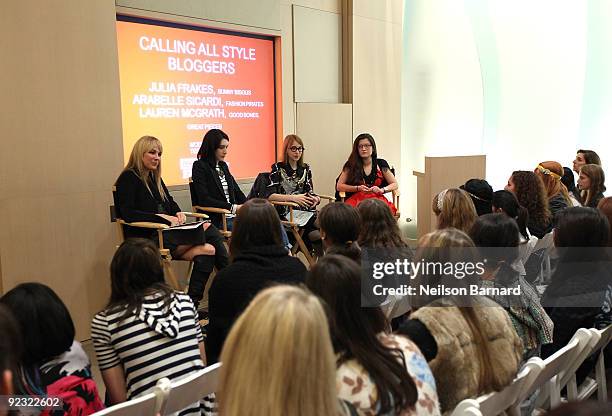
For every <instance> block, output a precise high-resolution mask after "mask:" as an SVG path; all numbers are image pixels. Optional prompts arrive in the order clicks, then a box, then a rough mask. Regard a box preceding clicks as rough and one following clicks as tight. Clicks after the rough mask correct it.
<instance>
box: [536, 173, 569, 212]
mask: <svg viewBox="0 0 612 416" xmlns="http://www.w3.org/2000/svg"><path fill="white" fill-rule="evenodd" d="M533 171H534V172H535V174H536V175H538V176H539V177H540V179H542V183H544V189H545V190H546V195H547V197H548V209H549V210H550V214H551V215H552V216H553V217H554V216H555V214H556V213H557V212H559V211H561V210H562V209H565V208H567V207H571V206H573V204H572V201H571V199H570V197H569V194H568V192H567V188H566V187H565V185H563V183H562V182H561V178H562V177H563V167H562V166H561V164H560V163H558V162H554V161H548V162H541V163H540V164H539V165H538V166H536V168H535V169H534V170H533Z"/></svg>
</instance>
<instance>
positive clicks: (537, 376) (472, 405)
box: [451, 325, 612, 416]
mask: <svg viewBox="0 0 612 416" xmlns="http://www.w3.org/2000/svg"><path fill="white" fill-rule="evenodd" d="M611 338H612V325H610V326H608V327H607V328H605V329H603V330H597V329H594V328H591V329H586V328H580V329H579V330H578V331H577V332H576V334H574V336H573V337H572V339H571V340H570V342H569V343H568V344H567V345H566V346H565V347H563V348H561V349H560V350H559V351H557V352H556V353H555V354H553V355H551V356H550V357H548V358H547V359H546V360H542V359H541V358H539V357H532V358H530V359H529V360H528V361H527V362H526V363H525V364H524V365H523V367H522V369H521V370H520V371H519V373H518V375H517V376H516V378H515V379H514V381H513V382H512V383H511V384H510V385H509V386H507V387H506V388H504V389H503V390H502V391H499V392H494V393H490V394H486V395H483V396H480V397H477V398H475V399H466V400H463V401H462V402H460V403H459V404H458V405H457V406H456V407H455V409H454V410H453V412H452V414H451V416H482V415H486V416H495V415H499V414H504V413H505V414H508V415H510V416H518V415H520V406H521V403H523V402H524V401H525V400H527V399H528V398H530V397H531V396H532V395H533V394H535V395H536V396H535V407H536V408H538V409H553V408H555V407H557V406H559V405H560V404H561V391H562V390H563V389H564V388H567V400H568V401H577V400H586V399H587V398H589V397H590V396H592V395H593V394H594V393H595V392H597V399H598V400H599V401H602V402H605V401H607V400H608V392H607V385H606V374H605V371H606V369H605V362H604V350H605V348H606V346H607V345H608V344H609V343H610V340H611ZM593 354H597V365H596V368H595V379H591V378H587V379H586V380H585V381H584V382H583V383H582V384H581V385H580V386H577V383H576V371H577V370H578V368H579V367H580V365H582V363H583V362H584V361H585V360H586V359H587V358H589V357H590V356H591V355H593Z"/></svg>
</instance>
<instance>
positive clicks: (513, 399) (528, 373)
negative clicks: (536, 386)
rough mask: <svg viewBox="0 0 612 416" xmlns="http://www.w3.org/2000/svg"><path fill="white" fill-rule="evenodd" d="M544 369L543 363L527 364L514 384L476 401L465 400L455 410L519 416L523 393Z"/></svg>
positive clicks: (491, 415)
mask: <svg viewBox="0 0 612 416" xmlns="http://www.w3.org/2000/svg"><path fill="white" fill-rule="evenodd" d="M543 369H544V364H543V363H542V362H536V361H533V362H527V363H526V364H525V365H524V366H523V368H522V369H521V370H520V371H519V373H518V374H517V376H516V377H515V378H514V380H513V381H512V383H510V384H509V385H508V386H506V387H505V388H504V389H502V390H501V391H496V392H493V393H488V394H485V395H483V396H480V397H477V398H475V399H467V400H463V401H462V402H461V403H459V404H458V405H457V407H456V408H455V410H460V411H463V410H467V409H469V408H477V409H478V410H479V412H481V413H482V414H484V415H487V416H495V415H499V414H502V413H506V414H508V415H510V416H519V415H520V409H519V407H520V404H521V401H522V400H520V398H521V396H522V395H521V393H522V392H523V391H524V390H526V389H527V388H528V387H530V386H531V384H533V382H534V381H535V380H536V379H537V377H538V375H539V374H540V373H541V372H542V370H543ZM453 414H454V412H453Z"/></svg>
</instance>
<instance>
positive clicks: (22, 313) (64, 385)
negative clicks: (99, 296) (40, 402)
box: [0, 283, 104, 415]
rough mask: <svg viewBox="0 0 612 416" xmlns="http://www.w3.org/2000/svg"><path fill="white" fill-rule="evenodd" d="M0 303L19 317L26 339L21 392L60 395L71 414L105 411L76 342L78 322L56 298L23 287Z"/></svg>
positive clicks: (39, 289) (45, 291)
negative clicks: (73, 319)
mask: <svg viewBox="0 0 612 416" xmlns="http://www.w3.org/2000/svg"><path fill="white" fill-rule="evenodd" d="M0 303H1V304H3V305H5V306H6V307H7V308H8V309H9V310H10V311H11V312H12V314H13V316H14V317H15V318H16V321H17V323H18V325H19V332H20V333H21V339H22V340H23V354H22V356H21V361H20V363H21V372H22V374H21V376H22V377H21V382H23V385H22V386H21V387H22V390H23V391H22V392H21V394H30V395H40V396H47V395H48V396H55V397H60V398H62V400H63V410H64V412H66V413H67V414H80V415H88V414H91V413H94V412H96V411H98V410H101V409H102V408H104V405H103V404H102V401H101V400H100V396H99V394H98V388H97V386H96V383H95V381H94V380H93V378H92V375H91V364H90V363H89V358H88V357H87V354H86V353H85V351H83V348H82V347H81V344H80V343H79V342H78V341H75V339H74V335H75V330H74V323H73V322H72V318H71V317H70V313H69V312H68V309H67V308H66V305H64V303H63V302H62V301H61V299H60V298H59V297H58V296H57V294H56V293H55V292H54V291H53V290H52V289H51V288H49V287H48V286H45V285H43V284H40V283H22V284H20V285H17V286H16V287H14V288H13V289H11V290H9V291H8V292H7V293H6V294H4V296H2V298H0Z"/></svg>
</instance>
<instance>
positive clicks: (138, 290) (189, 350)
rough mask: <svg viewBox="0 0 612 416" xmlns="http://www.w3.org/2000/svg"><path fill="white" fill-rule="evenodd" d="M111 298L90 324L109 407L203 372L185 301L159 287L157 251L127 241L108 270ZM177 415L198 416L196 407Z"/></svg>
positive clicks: (191, 311)
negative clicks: (158, 385) (164, 380)
mask: <svg viewBox="0 0 612 416" xmlns="http://www.w3.org/2000/svg"><path fill="white" fill-rule="evenodd" d="M110 275H111V295H110V299H109V301H108V303H107V305H106V307H105V308H104V310H103V311H101V312H99V313H97V314H96V316H95V317H94V318H93V320H92V323H91V338H92V340H93V344H94V348H95V350H96V355H97V357H98V363H99V365H100V371H101V372H102V379H103V380H104V384H105V386H106V392H107V395H108V398H109V400H110V402H111V403H112V404H115V403H120V402H124V401H126V400H130V399H133V398H135V397H139V396H142V395H144V394H147V393H150V392H152V391H153V389H154V388H155V384H156V383H157V381H158V380H159V379H161V378H164V377H167V378H169V379H170V380H171V381H172V380H177V379H179V378H181V377H185V376H187V375H189V374H193V373H195V372H197V371H198V370H201V369H203V368H204V366H205V364H206V355H205V354H204V344H203V342H204V338H203V336H202V331H201V329H200V324H199V322H198V314H197V312H196V309H195V306H194V304H193V302H192V301H191V299H190V298H189V296H187V295H186V294H184V293H182V292H178V291H174V290H172V289H171V288H170V287H169V286H168V285H166V283H165V282H164V271H163V268H162V264H161V260H160V258H159V251H158V249H157V247H156V246H155V245H154V244H153V243H152V242H151V241H150V240H148V239H142V238H136V239H128V240H126V241H125V242H124V243H123V244H121V246H120V247H119V248H118V249H117V252H116V253H115V255H114V256H113V260H112V262H111V266H110ZM185 411H186V412H185V413H182V414H200V404H199V402H197V403H194V404H193V405H191V406H189V408H187V409H185Z"/></svg>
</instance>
